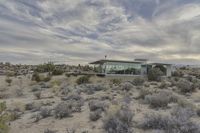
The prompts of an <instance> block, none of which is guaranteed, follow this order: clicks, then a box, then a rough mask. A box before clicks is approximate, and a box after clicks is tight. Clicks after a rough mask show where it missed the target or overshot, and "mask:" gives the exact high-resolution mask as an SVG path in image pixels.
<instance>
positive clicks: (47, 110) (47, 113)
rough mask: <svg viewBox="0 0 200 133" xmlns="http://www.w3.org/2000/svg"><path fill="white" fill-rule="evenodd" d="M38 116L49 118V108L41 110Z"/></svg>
mask: <svg viewBox="0 0 200 133" xmlns="http://www.w3.org/2000/svg"><path fill="white" fill-rule="evenodd" d="M40 115H41V116H42V118H47V117H50V116H51V109H49V108H41V110H40Z"/></svg>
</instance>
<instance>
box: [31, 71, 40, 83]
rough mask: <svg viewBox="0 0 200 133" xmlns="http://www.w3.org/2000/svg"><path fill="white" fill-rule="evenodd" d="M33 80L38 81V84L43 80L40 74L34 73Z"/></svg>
mask: <svg viewBox="0 0 200 133" xmlns="http://www.w3.org/2000/svg"><path fill="white" fill-rule="evenodd" d="M32 80H33V81H36V82H40V81H41V80H40V75H39V74H38V73H34V74H33V75H32Z"/></svg>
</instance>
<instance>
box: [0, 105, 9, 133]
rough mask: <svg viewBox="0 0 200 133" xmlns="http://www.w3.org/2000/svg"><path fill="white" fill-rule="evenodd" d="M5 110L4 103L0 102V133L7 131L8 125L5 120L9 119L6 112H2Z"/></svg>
mask: <svg viewBox="0 0 200 133" xmlns="http://www.w3.org/2000/svg"><path fill="white" fill-rule="evenodd" d="M5 110H6V103H5V102H2V103H0V133H8V131H9V127H8V125H7V122H8V121H9V116H8V114H6V113H4V111H5Z"/></svg>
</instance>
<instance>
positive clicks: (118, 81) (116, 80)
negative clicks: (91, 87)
mask: <svg viewBox="0 0 200 133" xmlns="http://www.w3.org/2000/svg"><path fill="white" fill-rule="evenodd" d="M110 82H111V83H112V84H114V85H119V84H121V83H122V80H121V79H111V80H110Z"/></svg>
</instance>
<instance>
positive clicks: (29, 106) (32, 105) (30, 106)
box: [25, 103, 35, 110]
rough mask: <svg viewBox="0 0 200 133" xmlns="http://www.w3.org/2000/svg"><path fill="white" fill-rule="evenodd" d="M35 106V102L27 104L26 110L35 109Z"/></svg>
mask: <svg viewBox="0 0 200 133" xmlns="http://www.w3.org/2000/svg"><path fill="white" fill-rule="evenodd" d="M34 108H35V106H34V103H27V104H25V110H33V109H34Z"/></svg>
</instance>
